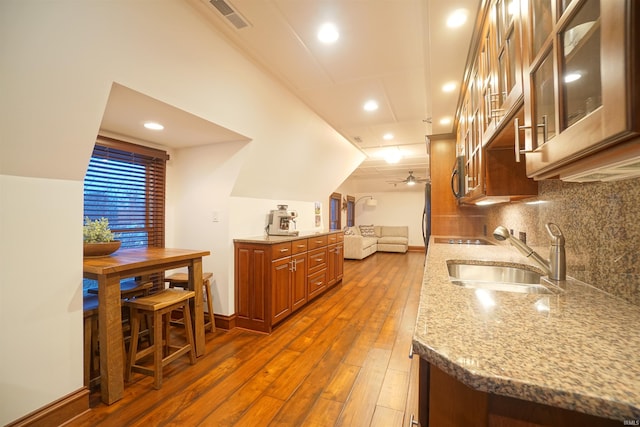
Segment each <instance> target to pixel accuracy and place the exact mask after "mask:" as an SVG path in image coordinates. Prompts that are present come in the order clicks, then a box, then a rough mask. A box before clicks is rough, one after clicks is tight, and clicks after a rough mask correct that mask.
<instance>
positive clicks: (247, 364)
mask: <svg viewBox="0 0 640 427" xmlns="http://www.w3.org/2000/svg"><path fill="white" fill-rule="evenodd" d="M423 262H424V254H423V253H418V252H414V253H411V252H409V253H407V254H391V253H376V254H374V255H372V256H370V257H368V258H367V259H365V260H362V261H349V260H345V270H344V279H343V282H342V284H341V285H338V286H337V287H335V288H333V289H332V290H330V291H329V292H327V293H326V294H324V295H322V296H321V297H319V298H317V299H316V300H314V301H313V302H312V303H310V304H309V305H308V306H306V307H305V308H303V309H301V310H300V311H298V312H296V313H295V314H294V315H293V316H292V317H290V318H289V319H287V320H285V321H284V323H283V324H281V325H280V326H278V327H277V328H276V329H275V330H274V332H273V333H272V334H270V335H263V334H257V333H253V332H248V331H243V330H239V329H234V330H231V331H222V330H218V331H217V332H215V333H213V334H212V333H207V338H206V339H207V351H206V355H205V356H204V357H202V358H200V359H198V362H197V363H196V364H195V365H189V363H188V358H187V357H183V358H182V359H180V360H178V361H176V362H174V363H172V364H171V365H169V366H167V367H166V368H165V370H164V383H163V386H162V389H161V390H154V389H153V385H152V378H151V377H145V376H142V375H140V374H136V375H135V376H134V379H133V381H132V382H131V383H129V384H127V385H126V387H125V392H124V398H123V399H122V400H120V401H118V402H116V403H115V404H113V405H111V406H107V405H105V404H103V403H101V402H100V392H99V390H98V391H94V392H92V393H91V410H90V411H89V412H88V413H87V414H85V415H82V416H81V417H80V418H78V419H76V420H74V421H72V422H71V423H70V424H69V425H71V426H116V425H117V426H125V425H126V426H143V425H144V426H150V425H151V426H160V425H163V426H165V425H175V426H198V425H202V426H251V427H255V426H374V425H375V426H385V427H394V426H403V425H408V418H407V417H405V406H406V403H407V396H408V394H409V395H410V396H413V395H414V394H415V391H414V390H412V391H411V392H410V393H408V390H409V378H410V368H411V359H409V357H408V355H409V349H410V345H411V336H412V334H413V327H414V324H415V318H416V312H417V306H418V295H419V292H420V284H421V282H422V273H423V268H424V267H423ZM405 418H406V419H405Z"/></svg>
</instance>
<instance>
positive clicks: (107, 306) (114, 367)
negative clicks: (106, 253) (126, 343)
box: [98, 276, 124, 405]
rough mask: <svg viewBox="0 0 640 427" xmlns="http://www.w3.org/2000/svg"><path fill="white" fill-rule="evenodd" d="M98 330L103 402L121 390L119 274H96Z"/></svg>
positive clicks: (109, 401)
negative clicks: (113, 275) (110, 275)
mask: <svg viewBox="0 0 640 427" xmlns="http://www.w3.org/2000/svg"><path fill="white" fill-rule="evenodd" d="M98 330H99V340H100V396H101V398H102V401H103V402H104V403H106V404H107V405H110V404H112V403H114V402H115V401H117V400H120V399H122V396H123V394H124V360H123V354H122V340H123V337H122V312H121V307H120V278H119V277H108V278H107V277H102V276H101V277H98Z"/></svg>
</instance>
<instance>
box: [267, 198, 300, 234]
mask: <svg viewBox="0 0 640 427" xmlns="http://www.w3.org/2000/svg"><path fill="white" fill-rule="evenodd" d="M288 207H289V206H287V205H278V209H277V210H271V211H270V212H269V225H268V228H267V234H269V235H270V236H297V235H298V231H297V230H296V218H297V217H298V213H297V212H296V211H291V212H290V211H287V208H288Z"/></svg>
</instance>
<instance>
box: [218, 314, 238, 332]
mask: <svg viewBox="0 0 640 427" xmlns="http://www.w3.org/2000/svg"><path fill="white" fill-rule="evenodd" d="M213 320H215V322H216V328H220V329H224V330H227V331H230V330H231V329H233V328H235V327H236V315H235V314H232V315H231V316H224V315H222V314H215V313H214V315H213Z"/></svg>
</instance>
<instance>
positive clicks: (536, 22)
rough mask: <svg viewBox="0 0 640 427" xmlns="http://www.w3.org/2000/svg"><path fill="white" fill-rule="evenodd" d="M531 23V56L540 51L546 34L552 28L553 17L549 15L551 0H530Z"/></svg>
mask: <svg viewBox="0 0 640 427" xmlns="http://www.w3.org/2000/svg"><path fill="white" fill-rule="evenodd" d="M531 23H532V28H531V31H532V33H533V34H532V38H531V39H532V41H533V46H532V47H533V56H534V57H535V56H536V55H537V53H538V52H539V51H540V48H541V47H542V45H543V43H544V41H545V40H546V39H547V36H549V34H551V30H552V29H553V18H552V15H551V0H535V1H532V2H531Z"/></svg>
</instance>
